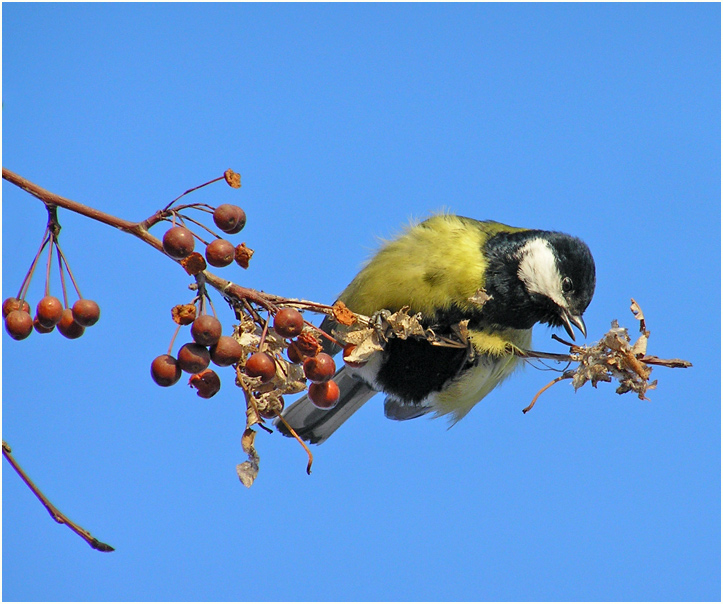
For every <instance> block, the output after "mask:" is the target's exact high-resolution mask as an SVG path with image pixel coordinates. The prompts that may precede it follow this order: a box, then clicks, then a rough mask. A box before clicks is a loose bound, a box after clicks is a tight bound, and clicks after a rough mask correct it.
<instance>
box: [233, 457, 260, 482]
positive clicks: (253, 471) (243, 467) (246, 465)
mask: <svg viewBox="0 0 723 604" xmlns="http://www.w3.org/2000/svg"><path fill="white" fill-rule="evenodd" d="M236 474H238V478H239V480H240V481H241V484H243V485H244V486H245V487H246V488H247V489H248V488H249V487H251V485H252V484H253V483H254V480H256V477H257V476H258V475H259V460H258V457H257V458H256V459H254V460H249V461H245V462H243V463H240V464H239V465H237V466H236Z"/></svg>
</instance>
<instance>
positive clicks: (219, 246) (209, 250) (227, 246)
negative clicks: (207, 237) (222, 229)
mask: <svg viewBox="0 0 723 604" xmlns="http://www.w3.org/2000/svg"><path fill="white" fill-rule="evenodd" d="M235 257H236V246H234V244H233V243H231V242H230V241H226V240H225V239H214V240H213V241H212V242H211V243H209V244H208V245H207V246H206V261H207V262H208V263H209V264H210V265H211V266H216V267H222V266H228V265H229V264H231V263H232V262H233V260H234V258H235Z"/></svg>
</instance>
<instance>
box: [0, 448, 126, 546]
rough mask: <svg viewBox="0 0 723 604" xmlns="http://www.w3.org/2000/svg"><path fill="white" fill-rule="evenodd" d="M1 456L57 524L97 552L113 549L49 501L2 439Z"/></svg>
mask: <svg viewBox="0 0 723 604" xmlns="http://www.w3.org/2000/svg"><path fill="white" fill-rule="evenodd" d="M3 456H4V457H5V459H7V460H8V462H9V463H10V465H11V466H12V467H13V470H15V471H16V472H17V473H18V475H19V476H20V478H22V480H23V482H24V483H25V484H26V485H28V488H29V489H30V490H31V491H32V492H33V494H34V495H35V496H36V497H37V498H38V499H39V500H40V503H42V504H43V505H44V506H45V509H46V510H48V513H49V514H50V516H51V518H52V519H53V520H55V522H57V523H58V524H65V525H66V526H67V527H68V528H69V529H70V530H71V531H73V532H74V533H75V534H76V535H79V536H80V537H82V538H83V539H84V540H85V541H86V543H87V544H88V545H90V547H92V548H93V549H97V550H98V551H99V552H112V551H115V548H114V547H111V546H110V545H108V544H107V543H103V542H102V541H98V539H96V538H95V537H93V535H91V534H90V533H89V532H88V531H87V530H85V529H84V528H83V527H82V526H80V525H78V524H76V523H75V522H73V521H72V520H70V518H68V517H67V516H66V515H65V514H63V513H62V512H61V511H60V510H59V509H58V508H56V507H55V506H54V505H53V504H52V503H51V502H50V500H49V499H48V498H47V497H46V496H45V495H43V493H42V492H41V491H40V489H38V487H37V486H35V483H33V481H32V480H30V477H29V476H28V475H27V474H26V473H25V471H24V470H23V469H22V468H21V467H20V465H19V464H18V462H17V461H16V460H15V458H14V457H13V455H12V450H11V449H10V446H9V445H8V444H7V443H6V442H5V441H3Z"/></svg>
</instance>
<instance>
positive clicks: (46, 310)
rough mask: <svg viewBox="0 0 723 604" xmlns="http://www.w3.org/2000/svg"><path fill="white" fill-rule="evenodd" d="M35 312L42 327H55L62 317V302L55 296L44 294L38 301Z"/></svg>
mask: <svg viewBox="0 0 723 604" xmlns="http://www.w3.org/2000/svg"><path fill="white" fill-rule="evenodd" d="M35 312H36V316H37V318H38V323H40V324H41V325H42V326H43V327H55V326H56V325H57V324H58V323H60V319H62V318H63V304H62V302H61V301H60V300H58V299H57V298H56V297H55V296H45V297H44V298H42V299H41V300H40V302H38V306H37V307H36V309H35Z"/></svg>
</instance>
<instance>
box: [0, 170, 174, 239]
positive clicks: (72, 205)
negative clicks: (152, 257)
mask: <svg viewBox="0 0 723 604" xmlns="http://www.w3.org/2000/svg"><path fill="white" fill-rule="evenodd" d="M3 178H4V179H5V180H7V181H8V182H10V183H12V184H14V185H15V186H17V187H19V188H21V189H22V190H23V191H26V192H27V193H30V194H31V195H32V196H33V197H37V198H38V199H39V200H40V201H42V202H43V203H44V204H45V205H46V206H47V205H51V206H58V207H59V208H65V209H66V210H70V211H71V212H75V213H76V214H80V215H82V216H86V217H88V218H91V219H93V220H97V221H98V222H102V223H103V224H107V225H109V226H112V227H115V228H117V229H119V230H121V231H124V232H126V233H130V234H131V235H135V236H136V237H138V238H139V239H142V240H143V241H145V242H146V243H147V244H148V245H150V246H152V247H154V248H156V249H157V250H159V251H163V245H162V244H161V242H160V240H159V239H157V238H156V237H154V236H153V235H151V234H150V233H149V232H148V229H149V228H150V227H151V226H153V225H154V224H156V223H157V222H159V221H160V220H162V219H163V216H162V214H161V213H160V212H157V213H156V214H154V215H153V216H151V217H150V218H148V219H146V220H144V221H143V222H131V221H130V220H125V219H124V218H118V217H117V216H113V215H112V214H107V213H106V212H101V211H100V210H96V209H95V208H91V207H90V206H87V205H84V204H82V203H78V202H77V201H73V200H72V199H68V198H67V197H61V196H60V195H56V194H55V193H52V192H50V191H48V190H47V189H43V188H42V187H40V186H38V185H36V184H35V183H32V182H30V181H29V180H27V179H26V178H23V177H22V176H20V175H19V174H15V173H14V172H11V171H10V170H8V169H7V168H3Z"/></svg>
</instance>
